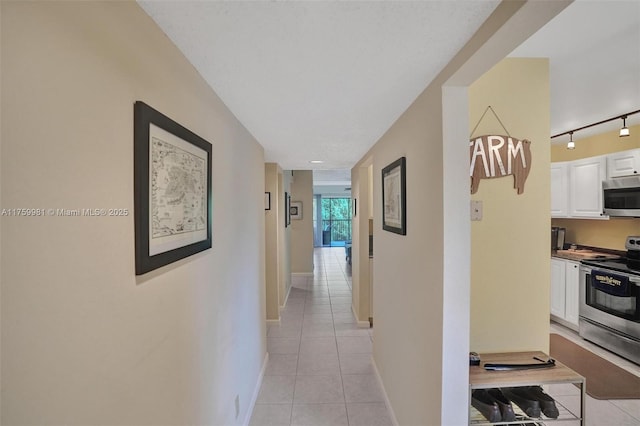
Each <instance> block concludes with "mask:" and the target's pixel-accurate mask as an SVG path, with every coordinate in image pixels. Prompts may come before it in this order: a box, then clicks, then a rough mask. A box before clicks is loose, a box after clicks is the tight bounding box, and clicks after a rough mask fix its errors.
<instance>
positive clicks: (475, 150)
mask: <svg viewBox="0 0 640 426" xmlns="http://www.w3.org/2000/svg"><path fill="white" fill-rule="evenodd" d="M530 145H531V142H530V141H528V140H526V139H523V140H518V139H516V138H512V137H511V136H499V135H487V136H479V137H477V138H473V139H471V140H469V154H470V156H471V167H470V168H469V175H470V176H471V193H472V194H475V193H476V192H477V191H478V186H479V185H480V179H491V178H497V177H503V176H509V175H513V187H514V188H516V189H517V190H518V194H522V193H523V192H524V183H525V181H526V180H527V177H528V176H529V169H530V168H531V146H530Z"/></svg>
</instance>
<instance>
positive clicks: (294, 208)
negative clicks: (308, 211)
mask: <svg viewBox="0 0 640 426" xmlns="http://www.w3.org/2000/svg"><path fill="white" fill-rule="evenodd" d="M289 216H290V217H291V220H302V201H291V203H290V205H289Z"/></svg>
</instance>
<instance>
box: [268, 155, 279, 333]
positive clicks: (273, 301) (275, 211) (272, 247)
mask: <svg viewBox="0 0 640 426" xmlns="http://www.w3.org/2000/svg"><path fill="white" fill-rule="evenodd" d="M264 173H265V191H266V192H270V193H271V209H270V210H267V211H265V283H266V310H267V320H268V321H279V320H280V309H279V306H280V302H279V300H280V298H279V290H280V287H279V283H280V249H279V242H280V241H282V240H281V239H280V238H279V233H280V229H281V227H282V226H284V222H283V220H282V219H281V218H282V216H283V214H284V213H283V212H282V210H281V209H280V208H281V207H280V203H279V202H278V200H279V199H280V198H282V197H281V196H280V195H279V194H280V193H281V192H282V190H281V187H280V182H281V181H282V169H281V168H280V166H278V165H277V164H276V163H266V164H265V166H264Z"/></svg>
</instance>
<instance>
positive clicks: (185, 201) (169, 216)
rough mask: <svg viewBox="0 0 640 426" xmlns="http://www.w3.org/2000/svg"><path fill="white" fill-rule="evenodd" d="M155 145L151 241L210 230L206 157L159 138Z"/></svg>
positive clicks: (151, 182)
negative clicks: (208, 224)
mask: <svg viewBox="0 0 640 426" xmlns="http://www.w3.org/2000/svg"><path fill="white" fill-rule="evenodd" d="M151 144H152V147H151V160H152V164H151V177H150V180H151V181H150V185H151V194H150V196H151V218H150V220H151V238H161V237H166V236H170V235H177V234H184V233H188V232H195V231H202V230H206V229H207V194H206V188H207V184H206V182H207V170H206V157H204V158H202V157H199V156H197V155H195V154H192V153H190V152H188V151H185V150H183V149H180V148H179V147H177V146H175V145H172V144H170V143H168V142H166V141H163V140H162V139H159V138H157V137H152V138H151Z"/></svg>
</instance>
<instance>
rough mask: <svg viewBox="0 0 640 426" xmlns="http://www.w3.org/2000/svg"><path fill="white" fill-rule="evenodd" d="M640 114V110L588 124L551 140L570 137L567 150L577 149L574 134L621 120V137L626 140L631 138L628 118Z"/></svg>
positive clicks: (559, 134)
mask: <svg viewBox="0 0 640 426" xmlns="http://www.w3.org/2000/svg"><path fill="white" fill-rule="evenodd" d="M639 113H640V109H639V110H636V111H631V112H628V113H626V114H622V115H617V116H615V117H612V118H607V119H606V120H602V121H598V122H597V123H593V124H587V125H586V126H582V127H578V128H577V129H573V130H568V131H566V132H563V133H558V134H557V135H553V136H551V139H553V138H557V137H558V136H563V135H569V142H568V143H567V149H575V147H576V144H575V142H573V133H574V132H578V131H580V130H584V129H588V128H589V127H594V126H599V125H600V124H604V123H608V122H610V121H613V120H619V119H622V128H621V129H620V133H619V135H620V137H621V138H624V137H626V136H629V128H628V127H627V118H628V117H629V116H630V115H633V114H639Z"/></svg>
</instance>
